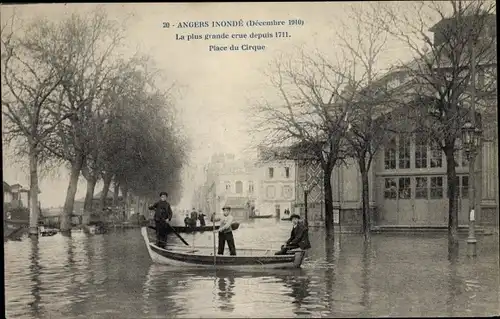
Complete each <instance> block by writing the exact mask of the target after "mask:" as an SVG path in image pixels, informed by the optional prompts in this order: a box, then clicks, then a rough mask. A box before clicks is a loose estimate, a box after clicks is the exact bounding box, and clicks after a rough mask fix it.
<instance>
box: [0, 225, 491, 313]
mask: <svg viewBox="0 0 500 319" xmlns="http://www.w3.org/2000/svg"><path fill="white" fill-rule="evenodd" d="M289 231H290V223H289V222H283V221H282V222H278V221H275V220H253V221H246V222H243V223H242V224H241V226H240V228H239V229H238V230H237V231H235V232H234V237H235V242H236V248H237V249H238V247H241V248H244V247H253V248H257V247H259V248H274V249H276V248H279V246H280V244H282V242H283V241H284V240H286V239H287V238H288V236H289ZM182 236H183V237H184V238H185V239H186V240H187V241H188V242H189V244H190V245H194V246H195V247H196V246H197V245H198V246H211V245H212V240H213V237H212V236H213V235H212V233H210V232H205V233H196V234H194V235H193V234H183V235H182ZM462 237H463V238H462V239H461V241H460V246H459V249H458V251H457V250H449V249H448V241H447V235H446V233H444V232H443V233H437V234H436V233H435V234H432V233H416V234H389V233H386V234H374V235H373V236H372V241H371V243H370V244H369V245H367V244H365V243H364V240H363V238H362V236H360V235H356V234H335V236H334V237H333V239H331V238H329V239H327V235H326V233H325V230H324V229H322V228H312V229H311V230H310V239H311V244H312V249H311V250H310V251H309V252H308V257H307V260H306V261H305V262H304V264H303V265H302V269H298V270H269V271H258V272H257V271H253V272H242V271H232V272H230V271H217V272H213V271H210V270H196V269H178V268H172V267H167V266H161V265H154V264H153V263H152V261H151V259H150V257H149V255H148V253H147V251H146V247H145V244H144V241H143V239H142V237H141V235H140V229H138V228H137V229H128V230H116V231H112V232H110V233H107V234H104V235H94V236H90V235H86V234H84V233H73V234H72V236H71V237H63V236H61V235H60V234H57V235H55V236H53V237H39V238H38V239H30V238H27V237H23V238H22V239H21V240H20V241H8V242H5V243H4V249H5V292H6V295H5V300H6V317H7V318H175V317H191V318H193V317H197V318H199V317H203V318H210V317H212V318H214V317H218V318H221V317H254V318H255V317H268V318H269V317H281V318H283V317H321V316H323V317H371V316H492V315H498V314H499V307H500V305H499V285H500V281H499V274H498V269H499V261H498V260H499V244H498V235H497V234H493V235H490V236H480V237H479V239H478V240H479V241H478V256H477V258H475V259H469V258H468V257H467V254H466V244H465V237H464V236H462ZM169 240H171V241H172V242H174V241H175V243H179V240H178V239H177V238H174V236H172V237H169Z"/></svg>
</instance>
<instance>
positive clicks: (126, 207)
mask: <svg viewBox="0 0 500 319" xmlns="http://www.w3.org/2000/svg"><path fill="white" fill-rule="evenodd" d="M128 195H129V194H128V187H127V185H124V186H123V188H122V197H123V200H122V205H123V211H124V212H125V214H124V216H123V217H124V218H125V220H127V217H128V213H129V211H130V205H129V196H128Z"/></svg>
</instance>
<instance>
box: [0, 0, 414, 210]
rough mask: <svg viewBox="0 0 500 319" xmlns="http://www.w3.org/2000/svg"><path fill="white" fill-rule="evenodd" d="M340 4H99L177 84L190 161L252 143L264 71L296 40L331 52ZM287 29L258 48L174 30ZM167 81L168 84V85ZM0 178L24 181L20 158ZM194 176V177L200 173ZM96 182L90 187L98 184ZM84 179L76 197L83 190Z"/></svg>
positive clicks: (33, 12) (50, 192) (28, 13)
mask: <svg viewBox="0 0 500 319" xmlns="http://www.w3.org/2000/svg"><path fill="white" fill-rule="evenodd" d="M346 5H347V4H346V3H343V2H339V3H326V2H320V3H288V4H287V3H232V4H231V3H203V4H202V3H191V4H166V3H165V4H105V5H102V8H103V10H106V11H107V12H108V13H109V16H110V18H112V19H116V20H118V21H126V25H127V33H126V36H127V38H126V42H127V44H128V46H129V49H130V50H131V51H130V52H133V50H136V49H138V50H139V51H140V52H144V53H147V54H149V55H150V56H151V57H152V58H153V59H154V60H155V61H156V63H157V66H158V67H159V68H161V69H162V70H163V71H164V73H165V74H166V75H167V77H168V78H169V80H171V81H175V83H176V84H177V85H178V87H179V88H180V89H179V91H178V93H177V108H178V109H179V111H180V112H181V114H182V117H181V118H182V120H183V125H184V126H185V128H186V133H187V134H188V136H189V137H190V138H191V140H192V143H193V148H194V152H193V154H192V155H193V156H192V158H191V162H190V167H191V169H193V170H194V169H195V167H196V166H197V165H198V166H199V165H202V164H205V163H207V161H208V160H209V157H210V155H211V154H212V153H214V152H232V153H236V154H242V151H243V150H245V149H247V148H248V146H249V143H250V139H249V134H248V133H247V128H248V125H247V124H248V117H247V113H246V112H245V109H246V108H247V107H248V105H249V103H251V101H253V100H255V99H258V98H261V97H269V98H272V97H271V95H272V94H274V92H273V91H272V90H270V88H269V86H267V84H266V80H267V79H266V77H265V76H263V75H262V71H263V70H265V69H266V68H267V65H268V63H269V62H270V61H271V60H272V59H273V58H274V57H276V56H277V55H278V54H279V53H280V52H290V51H291V50H292V49H294V47H297V46H299V47H303V48H306V49H307V50H315V49H318V50H320V51H321V52H323V53H324V54H325V55H327V56H328V53H329V52H331V53H332V54H333V52H334V50H335V49H334V43H335V34H334V31H335V30H338V29H339V28H340V25H339V23H338V21H340V19H342V18H343V17H344V15H345V12H344V10H345V6H346ZM95 6H96V5H94V4H41V5H22V6H2V10H1V17H2V20H3V21H5V19H6V18H8V17H10V16H11V15H12V13H13V11H14V10H15V12H16V15H17V16H19V17H20V18H21V19H22V20H23V21H25V22H29V20H30V19H33V18H34V17H36V16H41V17H47V18H49V19H51V20H54V21H56V20H59V19H61V18H64V17H66V16H67V15H69V14H71V13H72V12H78V11H79V12H84V11H85V10H89V9H92V8H93V7H95ZM295 18H297V19H301V20H303V21H304V25H303V26H288V27H286V28H283V27H281V28H280V29H279V28H278V27H259V28H257V27H255V28H252V29H250V28H238V29H235V28H217V29H213V28H202V29H176V28H170V29H164V28H162V22H170V23H173V24H177V23H178V22H181V21H186V22H189V21H221V20H239V19H243V20H245V21H246V20H254V19H258V20H273V19H275V20H285V21H288V20H289V19H295ZM274 31H288V33H289V34H290V36H291V37H290V38H286V39H279V38H275V39H265V40H260V41H256V40H252V41H248V43H250V44H264V45H265V46H266V47H267V48H266V50H265V51H261V52H243V51H229V52H209V51H208V46H209V45H210V44H221V45H222V44H230V43H239V44H243V43H246V42H245V40H233V41H231V40H221V41H203V40H198V41H189V42H188V41H181V40H175V38H176V33H178V34H184V35H189V34H191V33H199V34H205V33H222V32H227V33H235V32H238V33H250V32H262V33H266V32H274ZM403 52H404V51H401V50H400V49H399V48H397V47H395V46H392V47H391V46H390V47H389V57H391V58H394V59H398V58H402V57H403V55H404V54H405V53H403ZM166 85H167V84H166ZM3 168H4V170H3V173H4V181H6V182H8V183H9V184H14V183H21V184H23V185H26V186H28V185H29V178H28V175H27V174H26V172H25V171H24V170H23V169H22V168H21V167H20V165H19V161H17V160H16V161H13V160H11V159H8V158H5V157H4V162H3ZM200 178H201V177H200V176H198V177H197V179H198V180H200ZM67 183H68V172H67V171H66V170H65V169H61V170H60V172H59V176H50V177H45V178H43V179H42V180H41V191H42V193H41V195H40V200H41V203H42V207H49V206H59V205H62V204H63V202H64V197H65V193H66V188H67ZM100 188H101V186H98V187H97V188H96V192H98V191H100ZM185 188H186V189H187V192H186V194H185V198H184V200H183V202H184V203H186V204H187V206H190V205H189V203H188V202H189V199H190V197H191V194H192V188H193V185H192V182H191V183H189V182H186V184H185ZM84 194H85V183H84V181H83V179H82V181H81V183H80V185H79V188H78V192H77V198H80V197H82V196H84Z"/></svg>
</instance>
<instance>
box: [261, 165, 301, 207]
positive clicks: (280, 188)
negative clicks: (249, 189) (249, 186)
mask: <svg viewBox="0 0 500 319" xmlns="http://www.w3.org/2000/svg"><path fill="white" fill-rule="evenodd" d="M286 167H288V168H289V170H288V173H289V175H288V177H287V176H286V171H285V168H286ZM269 168H273V177H272V178H271V177H270V176H269ZM255 176H256V177H255V178H256V180H257V183H258V185H257V187H258V190H257V200H258V201H257V203H256V209H258V210H259V211H260V214H261V215H268V214H272V215H273V216H277V215H278V214H279V215H280V216H283V212H284V211H285V209H289V210H290V211H293V204H294V202H295V198H296V190H295V180H296V169H295V163H294V161H270V162H265V163H259V164H258V165H257V168H256V173H255ZM277 205H279V212H278V211H277Z"/></svg>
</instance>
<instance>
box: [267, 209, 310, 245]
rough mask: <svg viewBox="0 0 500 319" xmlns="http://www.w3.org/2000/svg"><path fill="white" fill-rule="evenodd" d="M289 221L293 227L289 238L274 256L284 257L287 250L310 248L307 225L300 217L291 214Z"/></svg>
mask: <svg viewBox="0 0 500 319" xmlns="http://www.w3.org/2000/svg"><path fill="white" fill-rule="evenodd" d="M290 220H291V221H292V225H293V226H292V232H291V234H290V238H289V239H288V240H287V241H286V243H285V245H283V246H281V250H280V251H278V252H276V253H275V255H286V254H287V252H288V251H289V250H292V249H296V248H301V249H309V248H311V243H310V242H309V231H308V229H307V225H306V224H305V223H304V222H302V221H301V220H300V216H299V215H297V214H292V215H291V216H290Z"/></svg>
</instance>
